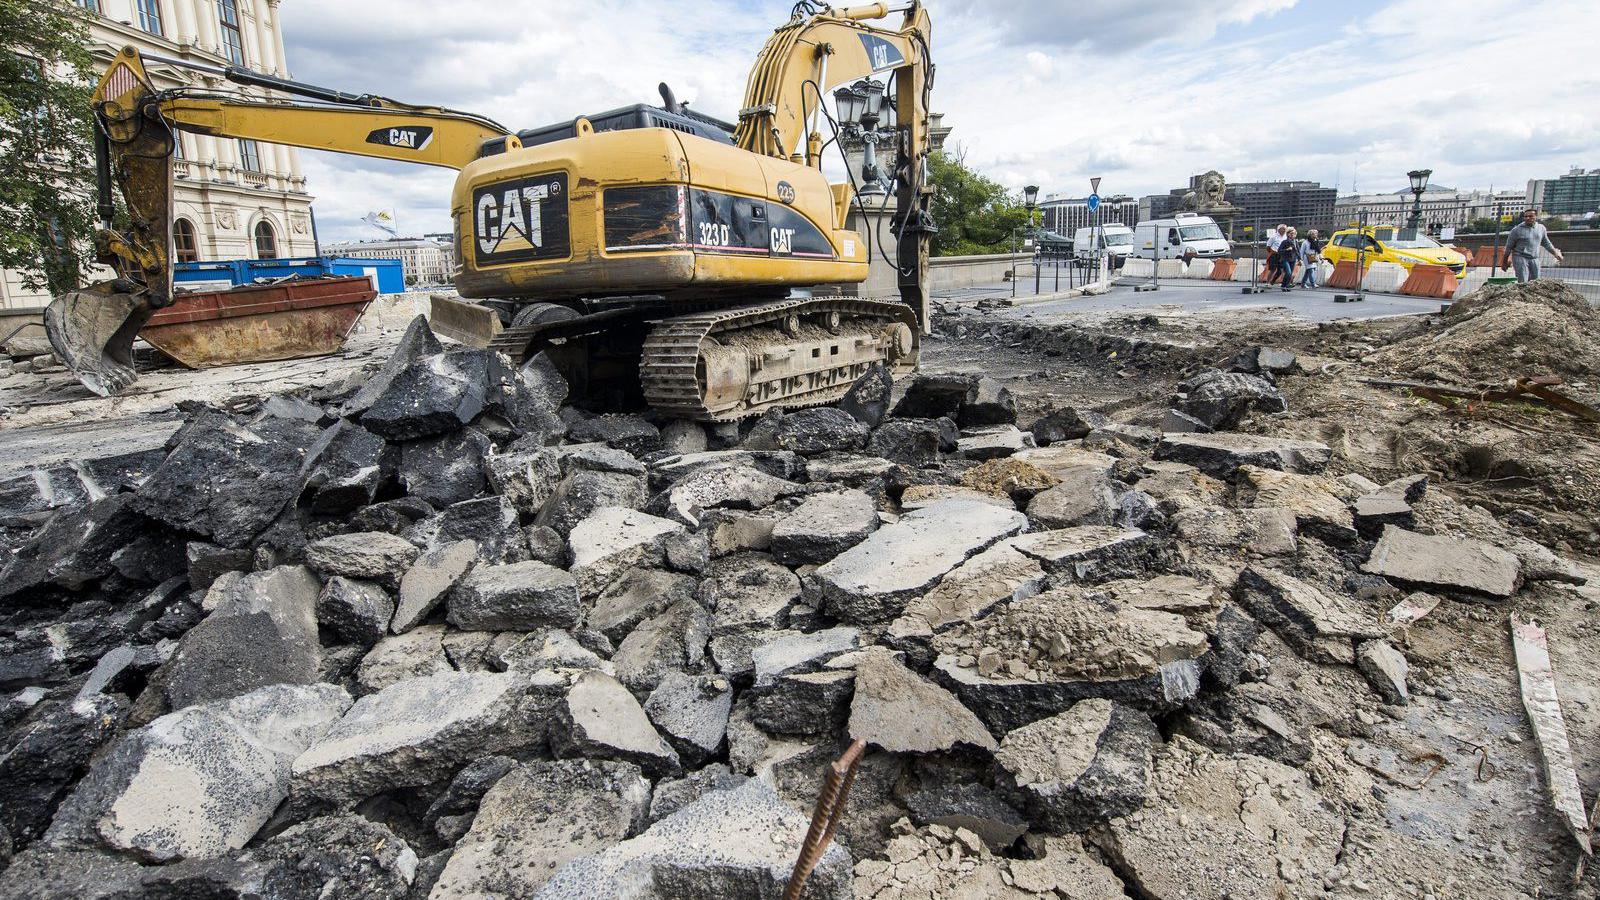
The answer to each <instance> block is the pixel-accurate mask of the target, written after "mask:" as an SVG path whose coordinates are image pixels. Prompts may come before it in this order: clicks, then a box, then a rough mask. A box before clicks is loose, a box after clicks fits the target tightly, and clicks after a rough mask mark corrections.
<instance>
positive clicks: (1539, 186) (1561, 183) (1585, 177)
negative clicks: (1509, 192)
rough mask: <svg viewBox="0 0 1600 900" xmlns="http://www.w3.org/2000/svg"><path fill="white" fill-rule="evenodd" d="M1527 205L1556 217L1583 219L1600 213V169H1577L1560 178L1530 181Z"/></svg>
mask: <svg viewBox="0 0 1600 900" xmlns="http://www.w3.org/2000/svg"><path fill="white" fill-rule="evenodd" d="M1527 198H1528V203H1529V205H1531V206H1536V207H1538V208H1539V209H1540V210H1543V211H1544V212H1546V213H1549V214H1550V215H1554V216H1581V215H1585V214H1587V213H1592V212H1596V211H1600V169H1590V170H1589V171H1587V172H1585V171H1584V170H1583V169H1579V168H1574V169H1573V170H1572V171H1570V172H1568V173H1567V174H1565V175H1563V176H1561V177H1560V178H1538V179H1534V180H1533V181H1530V182H1528V193H1527Z"/></svg>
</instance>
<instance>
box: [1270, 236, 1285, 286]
mask: <svg viewBox="0 0 1600 900" xmlns="http://www.w3.org/2000/svg"><path fill="white" fill-rule="evenodd" d="M1288 239H1289V226H1287V225H1279V226H1278V227H1277V228H1275V229H1273V230H1272V231H1269V232H1267V284H1271V283H1273V282H1274V281H1276V280H1277V279H1276V278H1275V277H1274V273H1276V272H1277V271H1278V248H1279V247H1282V246H1283V242H1284V241H1286V240H1288ZM1284 277H1286V278H1287V277H1288V276H1284Z"/></svg>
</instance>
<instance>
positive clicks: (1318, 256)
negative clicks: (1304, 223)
mask: <svg viewBox="0 0 1600 900" xmlns="http://www.w3.org/2000/svg"><path fill="white" fill-rule="evenodd" d="M1300 259H1301V260H1302V261H1303V262H1304V263H1305V267H1306V273H1305V274H1304V275H1302V276H1300V286H1301V287H1303V288H1314V287H1316V286H1317V264H1318V263H1320V262H1321V261H1322V238H1321V236H1320V235H1318V233H1317V230H1316V229H1315V228H1313V229H1311V230H1310V231H1309V232H1307V233H1306V236H1305V237H1303V238H1301V239H1300Z"/></svg>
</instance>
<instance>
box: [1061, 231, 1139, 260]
mask: <svg viewBox="0 0 1600 900" xmlns="http://www.w3.org/2000/svg"><path fill="white" fill-rule="evenodd" d="M1097 252H1098V253H1102V254H1104V255H1106V256H1109V257H1111V266H1112V268H1116V267H1117V266H1120V265H1122V260H1123V259H1124V258H1126V257H1128V256H1131V255H1133V229H1132V228H1129V227H1128V226H1126V225H1124V224H1122V223H1121V222H1113V223H1111V224H1109V225H1090V226H1088V227H1085V228H1079V229H1078V230H1077V232H1075V233H1074V234H1073V236H1072V256H1073V258H1074V259H1077V260H1080V261H1084V262H1087V261H1088V260H1091V259H1093V258H1094V256H1095V254H1096V253H1097Z"/></svg>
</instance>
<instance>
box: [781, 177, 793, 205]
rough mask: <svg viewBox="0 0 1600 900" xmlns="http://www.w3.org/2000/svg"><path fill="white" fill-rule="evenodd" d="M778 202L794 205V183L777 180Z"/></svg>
mask: <svg viewBox="0 0 1600 900" xmlns="http://www.w3.org/2000/svg"><path fill="white" fill-rule="evenodd" d="M778 202H779V203H784V204H788V205H790V206H793V205H794V185H792V184H790V183H789V182H787V181H780V182H778Z"/></svg>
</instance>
